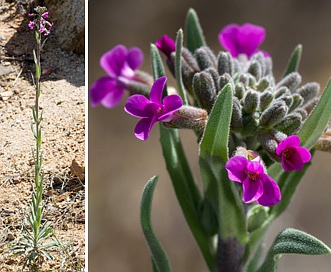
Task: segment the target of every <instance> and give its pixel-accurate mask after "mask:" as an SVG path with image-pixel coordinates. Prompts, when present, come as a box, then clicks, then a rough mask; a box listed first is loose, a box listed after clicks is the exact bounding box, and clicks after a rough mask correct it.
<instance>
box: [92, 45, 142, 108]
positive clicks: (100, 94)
mask: <svg viewBox="0 0 331 272" xmlns="http://www.w3.org/2000/svg"><path fill="white" fill-rule="evenodd" d="M143 59H144V56H143V53H142V52H141V50H140V49H139V48H137V47H132V48H130V49H129V50H127V49H126V47H125V46H123V45H117V46H115V47H114V48H113V49H112V50H110V51H108V52H107V53H105V54H104V55H102V57H101V59H100V66H101V67H102V68H103V69H104V70H105V71H106V72H107V74H108V76H104V77H102V78H100V79H99V80H97V81H96V82H95V83H94V84H92V86H91V88H90V98H91V104H92V107H95V106H97V105H98V104H100V103H101V104H102V105H103V106H105V107H107V108H113V107H115V106H116V105H118V104H119V103H120V101H121V100H122V98H123V95H124V90H125V88H126V86H127V84H128V83H129V81H130V80H132V79H133V78H134V71H135V70H136V69H137V68H138V67H139V66H140V65H141V64H142V62H143Z"/></svg>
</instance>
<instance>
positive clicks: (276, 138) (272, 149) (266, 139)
mask: <svg viewBox="0 0 331 272" xmlns="http://www.w3.org/2000/svg"><path fill="white" fill-rule="evenodd" d="M286 137H287V135H285V134H283V133H281V132H280V131H278V130H276V129H270V130H269V131H268V132H263V133H260V134H258V135H257V137H256V139H257V141H258V142H259V143H260V144H261V146H262V147H263V149H264V150H265V151H267V153H268V154H269V156H270V157H271V158H272V159H274V160H276V161H278V162H279V161H280V159H279V157H278V156H277V154H276V149H277V146H278V143H279V142H281V141H282V140H284V139H285V138H286Z"/></svg>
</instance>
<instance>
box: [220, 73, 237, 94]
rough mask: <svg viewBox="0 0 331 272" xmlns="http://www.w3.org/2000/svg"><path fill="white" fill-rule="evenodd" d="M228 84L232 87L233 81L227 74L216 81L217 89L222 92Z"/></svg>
mask: <svg viewBox="0 0 331 272" xmlns="http://www.w3.org/2000/svg"><path fill="white" fill-rule="evenodd" d="M228 83H230V84H231V86H233V85H234V84H233V79H232V77H231V76H230V75H229V74H223V75H221V76H220V78H219V80H218V89H219V90H222V89H223V88H224V87H225V85H226V84H228Z"/></svg>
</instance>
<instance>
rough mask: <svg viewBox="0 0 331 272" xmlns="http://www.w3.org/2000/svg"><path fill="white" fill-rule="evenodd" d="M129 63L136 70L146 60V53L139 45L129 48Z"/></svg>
mask: <svg viewBox="0 0 331 272" xmlns="http://www.w3.org/2000/svg"><path fill="white" fill-rule="evenodd" d="M126 61H127V62H128V65H129V66H130V68H131V69H132V70H136V69H138V68H139V67H140V65H141V64H142V63H143V61H144V54H143V52H142V51H141V50H140V48H138V47H132V48H130V50H129V53H128V56H127V60H126Z"/></svg>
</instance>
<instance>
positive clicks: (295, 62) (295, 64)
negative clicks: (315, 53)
mask: <svg viewBox="0 0 331 272" xmlns="http://www.w3.org/2000/svg"><path fill="white" fill-rule="evenodd" d="M301 55H302V45H301V44H298V45H297V46H296V47H295V48H294V50H293V52H292V54H291V57H290V59H289V62H288V64H287V67H286V70H285V72H284V75H283V78H284V77H286V76H287V75H288V74H290V73H292V72H296V71H298V68H299V64H300V60H301Z"/></svg>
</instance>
